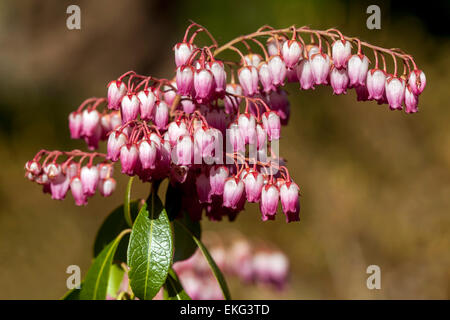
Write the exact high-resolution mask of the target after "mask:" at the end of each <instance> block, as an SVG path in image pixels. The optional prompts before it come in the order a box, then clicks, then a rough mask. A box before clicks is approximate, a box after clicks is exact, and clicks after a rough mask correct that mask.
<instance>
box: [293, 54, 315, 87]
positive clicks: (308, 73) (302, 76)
mask: <svg viewBox="0 0 450 320" xmlns="http://www.w3.org/2000/svg"><path fill="white" fill-rule="evenodd" d="M297 77H298V81H299V82H300V89H303V90H308V89H314V76H313V73H312V70H311V63H310V61H309V60H308V59H303V60H302V61H300V63H299V64H298V66H297Z"/></svg>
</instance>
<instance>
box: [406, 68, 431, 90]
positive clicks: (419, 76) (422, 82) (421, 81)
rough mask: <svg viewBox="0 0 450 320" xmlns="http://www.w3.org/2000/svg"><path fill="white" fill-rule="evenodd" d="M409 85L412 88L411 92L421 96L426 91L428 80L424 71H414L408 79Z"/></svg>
mask: <svg viewBox="0 0 450 320" xmlns="http://www.w3.org/2000/svg"><path fill="white" fill-rule="evenodd" d="M408 84H409V86H410V87H411V92H412V93H414V94H415V95H419V94H421V93H422V92H423V90H424V89H425V86H426V84H427V79H426V77H425V73H423V71H422V70H418V69H414V70H413V71H412V72H411V74H410V75H409V78H408Z"/></svg>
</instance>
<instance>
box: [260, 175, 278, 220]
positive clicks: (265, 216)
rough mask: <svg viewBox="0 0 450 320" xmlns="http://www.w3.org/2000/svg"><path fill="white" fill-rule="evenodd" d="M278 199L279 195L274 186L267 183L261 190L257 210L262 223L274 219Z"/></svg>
mask: <svg viewBox="0 0 450 320" xmlns="http://www.w3.org/2000/svg"><path fill="white" fill-rule="evenodd" d="M279 197H280V193H279V191H278V188H277V187H276V186H275V185H273V184H271V183H268V184H266V185H265V186H264V187H263V188H262V192H261V201H260V205H259V208H260V210H261V214H262V220H263V221H267V220H274V219H275V214H276V213H277V208H278V199H279Z"/></svg>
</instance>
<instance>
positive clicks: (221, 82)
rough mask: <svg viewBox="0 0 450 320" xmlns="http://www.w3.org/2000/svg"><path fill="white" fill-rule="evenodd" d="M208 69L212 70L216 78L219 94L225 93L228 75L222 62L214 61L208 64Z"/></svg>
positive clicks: (216, 87)
mask: <svg viewBox="0 0 450 320" xmlns="http://www.w3.org/2000/svg"><path fill="white" fill-rule="evenodd" d="M207 68H208V69H209V70H211V72H212V74H213V76H214V83H215V85H214V87H215V89H216V92H217V93H222V92H224V91H225V88H226V85H227V73H226V72H225V68H224V65H223V62H222V61H218V60H214V61H211V62H210V63H208V64H207Z"/></svg>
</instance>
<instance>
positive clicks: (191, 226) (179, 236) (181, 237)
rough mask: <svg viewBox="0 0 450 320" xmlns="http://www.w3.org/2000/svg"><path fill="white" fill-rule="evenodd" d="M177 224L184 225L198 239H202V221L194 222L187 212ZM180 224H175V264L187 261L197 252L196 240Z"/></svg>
mask: <svg viewBox="0 0 450 320" xmlns="http://www.w3.org/2000/svg"><path fill="white" fill-rule="evenodd" d="M177 222H178V223H180V224H183V226H184V227H186V228H187V229H188V230H189V231H190V232H191V233H192V234H193V235H194V236H195V237H196V238H198V239H200V238H201V233H202V231H201V226H200V221H192V220H191V218H190V217H189V214H188V213H187V212H183V217H182V218H180V219H177ZM178 223H174V224H173V234H174V243H175V246H174V247H175V253H174V255H173V262H177V261H182V260H186V259H188V258H189V257H191V256H192V255H193V254H194V253H195V250H197V244H196V243H195V241H194V239H192V237H191V236H190V235H189V234H188V233H186V232H185V231H184V230H183V228H182V227H181V226H180V225H179V224H178Z"/></svg>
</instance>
